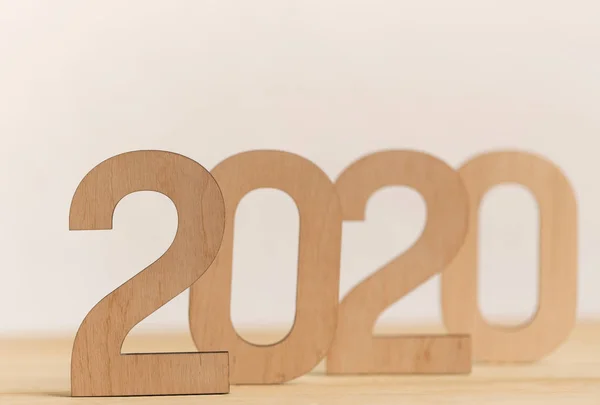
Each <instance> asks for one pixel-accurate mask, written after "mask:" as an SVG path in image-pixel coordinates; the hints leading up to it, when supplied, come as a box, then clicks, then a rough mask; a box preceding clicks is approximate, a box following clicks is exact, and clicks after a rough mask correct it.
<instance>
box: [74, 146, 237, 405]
mask: <svg viewBox="0 0 600 405" xmlns="http://www.w3.org/2000/svg"><path fill="white" fill-rule="evenodd" d="M143 190H150V191H157V192H160V193H163V194H164V195H166V196H167V197H169V198H170V199H171V200H172V201H173V202H174V204H175V207H176V209H177V213H178V218H179V220H178V229H177V235H176V237H175V240H174V241H173V243H172V245H171V246H170V247H169V249H168V250H167V251H166V252H165V254H164V255H163V256H162V257H161V258H160V259H158V260H157V261H156V262H154V263H153V264H152V265H150V266H149V267H147V268H146V269H145V270H143V271H142V272H140V273H138V274H137V275H136V276H134V277H133V278H131V279H130V280H129V281H127V282H126V283H125V284H123V285H122V286H120V287H119V288H117V289H116V290H115V291H113V292H112V293H111V294H110V295H108V296H107V297H105V298H104V299H102V300H101V301H100V302H99V303H98V304H97V305H96V306H95V307H94V308H93V309H92V310H91V311H90V312H89V314H88V315H87V316H86V318H85V320H84V321H83V323H82V324H81V326H80V328H79V331H78V332H77V336H76V338H75V343H74V345H73V354H72V359H71V395H73V396H139V395H177V394H219V393H227V392H229V379H228V365H229V359H228V354H227V353H226V352H216V353H164V354H124V355H123V354H121V346H122V344H123V341H124V340H125V337H126V336H127V333H129V331H130V330H131V329H132V328H133V327H134V326H135V325H136V324H137V323H139V322H140V321H142V320H143V319H144V318H146V317H147V316H149V315H150V314H151V313H153V312H154V311H156V310H157V309H158V308H160V307H161V306H163V305H164V304H166V303H167V302H168V301H170V300H171V299H172V298H174V297H175V296H177V295H178V294H179V293H181V292H183V291H184V290H185V289H186V288H187V287H189V286H190V285H192V283H193V282H194V281H196V280H197V279H198V278H199V277H200V276H202V274H203V273H204V272H205V271H206V269H207V268H208V267H209V265H210V264H211V262H212V261H213V259H214V258H215V256H216V255H217V252H218V250H219V246H220V244H221V240H222V236H223V230H224V226H225V207H224V203H223V196H222V194H221V192H220V190H219V187H218V185H217V183H216V181H215V180H214V178H213V177H212V176H211V175H210V173H209V172H208V171H207V170H205V169H204V168H203V167H202V166H200V165H199V164H198V163H196V162H194V161H193V160H191V159H188V158H186V157H184V156H181V155H177V154H174V153H169V152H162V151H137V152H130V153H125V154H122V155H118V156H115V157H112V158H110V159H108V160H106V161H104V162H103V163H101V164H100V165H98V166H96V167H95V168H94V169H93V170H92V171H91V172H90V173H89V174H88V175H87V176H86V177H85V178H84V179H83V180H82V182H81V184H80V185H79V187H78V188H77V191H76V192H75V195H74V197H73V201H72V204H71V212H70V217H69V220H70V229H71V230H96V229H112V218H113V212H114V210H115V208H116V206H117V204H118V202H119V201H120V200H121V199H122V198H123V197H125V196H126V195H128V194H130V193H133V192H136V191H143ZM211 288H212V286H211ZM205 315H206V314H205Z"/></svg>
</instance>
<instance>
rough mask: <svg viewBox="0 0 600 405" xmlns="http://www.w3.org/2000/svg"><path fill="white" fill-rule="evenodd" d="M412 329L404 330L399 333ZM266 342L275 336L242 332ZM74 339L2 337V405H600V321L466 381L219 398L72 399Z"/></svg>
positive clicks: (336, 386)
mask: <svg viewBox="0 0 600 405" xmlns="http://www.w3.org/2000/svg"><path fill="white" fill-rule="evenodd" d="M402 330H403V332H407V329H406V328H403V329H402ZM249 335H250V336H251V337H252V341H254V342H256V343H259V342H267V341H269V340H272V339H273V335H272V334H268V333H258V334H256V333H255V334H245V335H244V336H249ZM72 342H73V339H72V337H69V338H58V337H57V338H47V339H37V338H27V339H23V338H20V339H16V338H3V339H2V338H0V404H28V405H29V404H49V405H59V404H69V405H77V404H106V405H112V404H142V403H143V404H146V403H148V404H175V405H177V404H225V405H226V404H250V405H252V404H257V405H258V404H261V405H270V404H273V405H288V404H289V405H316V404H334V405H335V404H352V405H359V404H360V405H363V404H364V405H371V404H373V405H375V404H417V405H419V404H461V405H462V404H477V405H480V404H481V405H483V404H511V405H513V404H540V405H554V404H569V405H571V404H576V405H586V404H593V405H598V404H600V323H599V324H592V323H582V324H579V325H578V326H577V328H576V329H575V330H574V331H573V333H572V334H571V336H570V338H569V340H568V341H567V342H566V343H565V344H563V345H562V346H561V347H560V348H559V349H558V350H557V351H556V352H554V353H553V354H552V355H550V356H549V357H547V358H546V359H544V360H543V361H541V362H538V363H535V364H526V365H476V366H474V368H473V373H472V374H471V375H467V376H360V377H358V376H353V377H339V376H336V377H331V376H326V375H324V373H323V366H322V365H321V366H319V367H317V369H315V370H314V371H313V372H312V373H310V374H308V375H306V376H304V377H302V378H300V379H298V380H295V381H293V382H291V383H287V384H284V385H280V386H246V387H236V386H232V387H231V393H230V394H228V395H220V396H184V397H152V398H148V397H145V398H71V397H70V392H69V362H70V356H71V346H72ZM190 350H194V346H193V343H192V340H191V338H190V337H189V335H187V334H169V335H164V334H161V335H158V334H152V335H134V336H130V337H128V338H127V340H126V341H125V345H124V347H123V352H126V353H130V352H148V353H149V352H166V351H190Z"/></svg>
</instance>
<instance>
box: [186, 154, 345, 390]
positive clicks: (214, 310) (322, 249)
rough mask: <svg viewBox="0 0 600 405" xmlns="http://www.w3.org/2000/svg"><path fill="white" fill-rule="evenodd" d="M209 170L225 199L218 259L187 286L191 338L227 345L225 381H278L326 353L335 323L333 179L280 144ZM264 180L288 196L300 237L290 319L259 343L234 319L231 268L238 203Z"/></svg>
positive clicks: (215, 346) (207, 345) (338, 233)
mask: <svg viewBox="0 0 600 405" xmlns="http://www.w3.org/2000/svg"><path fill="white" fill-rule="evenodd" d="M212 174H213V175H214V176H215V178H216V179H217V181H218V182H219V185H220V187H221V190H222V191H223V197H224V199H225V212H226V224H225V235H224V237H223V245H222V247H221V250H220V251H219V254H218V256H217V259H216V260H215V262H214V263H213V265H212V266H211V267H210V269H209V270H208V271H207V272H206V274H205V275H204V277H202V278H201V279H200V280H198V282H197V283H194V285H193V286H192V288H191V289H190V329H191V332H192V337H193V339H194V342H195V343H196V346H197V347H198V349H199V350H208V351H215V350H227V351H228V352H229V358H230V382H231V384H277V383H283V382H286V381H290V380H292V379H294V378H297V377H300V376H302V375H304V374H305V373H307V372H309V371H311V370H312V369H313V368H314V367H315V366H316V365H317V364H318V363H319V362H320V361H321V360H322V359H323V358H324V357H325V356H326V354H327V350H328V349H329V347H330V345H331V341H332V340H333V337H334V334H335V330H336V324H337V311H338V299H339V280H340V250H341V237H342V213H341V208H340V203H339V199H338V197H337V194H336V191H335V188H334V185H333V184H332V183H331V180H330V179H329V178H328V177H327V175H326V174H325V173H323V171H322V170H321V169H320V168H319V167H318V166H316V165H315V164H314V163H312V162H310V161H309V160H306V159H304V158H302V157H300V156H298V155H294V154H291V153H287V152H281V151H267V150H263V151H260V150H258V151H251V152H244V153H240V154H238V155H235V156H232V157H230V158H228V159H226V160H224V161H223V162H221V163H219V164H218V165H217V167H215V168H214V169H213V170H212ZM265 187H268V188H276V189H279V190H281V191H284V192H285V193H287V194H288V195H289V196H290V197H291V198H292V199H293V200H294V202H295V203H296V206H297V207H298V211H299V217H300V235H299V238H300V239H299V247H298V282H297V295H296V315H295V318H294V325H293V326H292V329H291V331H290V333H289V334H288V335H287V336H286V337H285V338H284V339H283V340H281V341H280V342H278V343H275V344H272V345H264V346H263V345H256V344H252V343H250V342H247V341H245V340H244V339H243V338H242V337H240V336H239V335H238V334H237V333H236V331H235V329H234V327H233V324H232V322H231V274H232V259H233V231H234V219H235V212H236V209H237V206H238V204H239V202H240V200H241V199H242V198H243V197H244V196H245V195H246V194H247V193H249V192H250V191H252V190H255V189H257V188H265ZM257 232H260V230H257ZM247 271H252V269H247ZM270 287H271V288H276V286H270Z"/></svg>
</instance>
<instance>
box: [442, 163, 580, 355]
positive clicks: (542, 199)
mask: <svg viewBox="0 0 600 405" xmlns="http://www.w3.org/2000/svg"><path fill="white" fill-rule="evenodd" d="M460 175H461V176H462V179H463V181H464V183H465V186H466V187H467V191H468V193H469V200H470V205H471V214H470V215H471V218H470V221H469V233H468V235H467V239H466V241H465V245H464V246H463V247H462V249H461V250H460V253H459V254H458V255H457V257H456V259H455V260H454V262H453V263H452V264H451V265H450V266H449V268H448V269H447V270H446V271H444V273H443V274H442V306H443V314H444V322H445V324H446V327H447V328H448V329H449V330H450V331H453V332H456V333H471V334H472V336H473V355H474V360H476V361H489V362H526V361H534V360H538V359H540V358H542V357H544V356H545V355H547V354H549V353H550V352H551V351H552V350H554V349H555V348H556V347H558V346H559V345H560V344H561V343H562V342H563V341H564V340H565V339H566V338H567V336H568V335H569V333H570V331H571V329H572V328H573V326H574V324H575V316H576V304H577V297H576V294H577V206H576V205H577V202H576V199H575V195H574V193H573V190H572V189H571V186H570V184H569V182H568V180H567V179H566V178H565V176H564V175H563V174H562V173H561V171H560V170H559V169H558V168H557V167H556V166H555V165H553V164H552V163H551V162H549V161H547V160H544V159H542V158H540V157H538V156H535V155H531V154H528V153H521V152H495V153H489V154H484V155H481V156H478V157H476V158H474V159H472V160H470V161H469V162H467V163H466V164H465V165H464V166H463V167H462V168H461V169H460ZM508 182H510V183H518V184H521V185H523V186H525V187H528V188H529V190H531V192H532V193H533V194H534V195H535V197H536V200H537V203H538V207H539V211H540V250H539V258H540V268H539V277H540V280H539V282H540V284H539V303H538V310H537V313H536V314H535V316H534V317H533V319H532V320H531V321H530V322H527V323H526V324H524V325H521V326H517V327H510V328H506V327H499V326H494V325H490V324H489V323H487V322H486V321H485V319H484V318H483V316H482V315H481V312H480V311H479V309H478V306H477V250H478V246H477V239H478V227H479V205H480V203H481V200H482V198H483V196H484V195H485V194H486V193H487V191H488V190H489V189H490V188H491V187H493V186H495V185H497V184H501V183H508Z"/></svg>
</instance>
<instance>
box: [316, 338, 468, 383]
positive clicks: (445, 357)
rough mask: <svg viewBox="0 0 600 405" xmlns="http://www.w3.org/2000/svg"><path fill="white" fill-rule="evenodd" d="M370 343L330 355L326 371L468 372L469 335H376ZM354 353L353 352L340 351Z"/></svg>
mask: <svg viewBox="0 0 600 405" xmlns="http://www.w3.org/2000/svg"><path fill="white" fill-rule="evenodd" d="M370 342H371V343H372V345H371V347H364V346H361V347H360V348H353V350H351V351H346V350H339V355H335V354H334V355H330V356H329V358H328V360H327V374H468V373H470V372H471V369H472V362H471V352H472V350H471V337H470V336H469V335H443V336H436V335H427V336H419V335H415V336H402V337H393V336H390V337H375V338H374V339H372V340H370ZM349 352H351V353H353V355H352V356H347V355H344V354H343V353H349Z"/></svg>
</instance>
